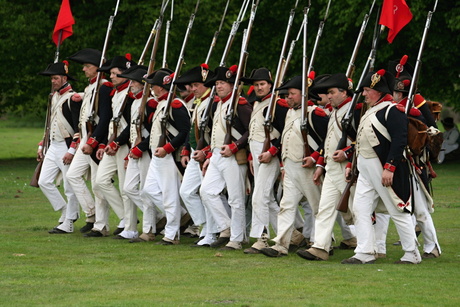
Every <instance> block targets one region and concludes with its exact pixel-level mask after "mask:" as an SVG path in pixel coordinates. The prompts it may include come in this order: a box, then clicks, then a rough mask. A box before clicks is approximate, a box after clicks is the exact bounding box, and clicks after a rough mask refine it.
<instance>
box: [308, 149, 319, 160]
mask: <svg viewBox="0 0 460 307" xmlns="http://www.w3.org/2000/svg"><path fill="white" fill-rule="evenodd" d="M319 156H320V154H319V152H317V151H315V152H314V153H312V154H311V155H310V157H312V159H313V160H315V161H318V159H319Z"/></svg>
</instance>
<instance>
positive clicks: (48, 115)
mask: <svg viewBox="0 0 460 307" xmlns="http://www.w3.org/2000/svg"><path fill="white" fill-rule="evenodd" d="M62 31H63V30H62V29H61V30H59V36H58V43H57V46H56V52H55V53H54V63H57V62H58V61H59V48H60V47H61V41H62ZM53 94H54V93H53V87H52V86H51V90H50V93H49V95H48V104H47V107H46V118H45V129H44V133H43V135H44V137H43V143H42V153H43V157H45V155H46V152H47V151H48V147H49V145H50V124H51V104H52V99H53ZM43 160H44V158H43V159H41V160H40V161H39V162H38V164H37V166H36V167H35V170H34V173H33V175H32V178H31V179H30V183H29V185H30V186H32V187H34V188H39V187H40V186H39V185H38V179H39V178H40V173H41V171H42V165H43Z"/></svg>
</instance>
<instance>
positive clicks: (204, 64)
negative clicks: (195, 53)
mask: <svg viewBox="0 0 460 307" xmlns="http://www.w3.org/2000/svg"><path fill="white" fill-rule="evenodd" d="M200 66H201V68H203V69H207V70H209V65H208V64H206V63H203V64H201V65H200Z"/></svg>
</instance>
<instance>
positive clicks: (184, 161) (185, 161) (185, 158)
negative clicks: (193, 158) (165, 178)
mask: <svg viewBox="0 0 460 307" xmlns="http://www.w3.org/2000/svg"><path fill="white" fill-rule="evenodd" d="M189 162H190V157H189V156H182V157H181V158H180V164H182V167H184V168H185V167H187V164H188V163H189Z"/></svg>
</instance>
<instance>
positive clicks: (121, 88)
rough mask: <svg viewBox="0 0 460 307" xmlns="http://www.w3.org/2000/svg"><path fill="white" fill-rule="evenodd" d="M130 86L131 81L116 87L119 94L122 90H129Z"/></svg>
mask: <svg viewBox="0 0 460 307" xmlns="http://www.w3.org/2000/svg"><path fill="white" fill-rule="evenodd" d="M128 86H129V81H125V83H123V84H120V85H118V86H117V87H116V89H117V92H121V91H122V90H124V89H126V88H128Z"/></svg>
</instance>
